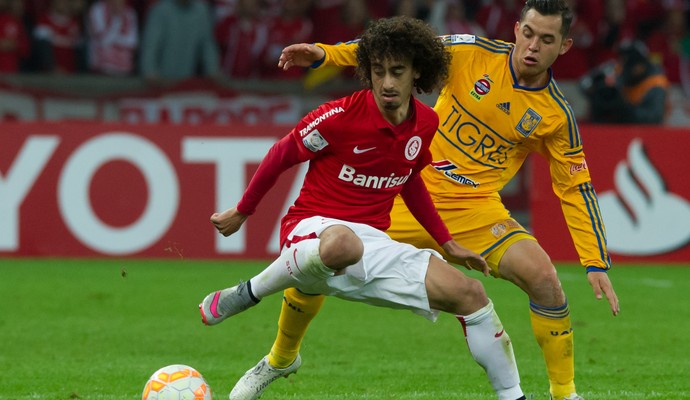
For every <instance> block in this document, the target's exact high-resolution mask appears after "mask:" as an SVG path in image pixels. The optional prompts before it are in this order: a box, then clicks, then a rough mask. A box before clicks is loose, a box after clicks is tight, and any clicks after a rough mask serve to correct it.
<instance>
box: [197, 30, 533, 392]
mask: <svg viewBox="0 0 690 400" xmlns="http://www.w3.org/2000/svg"><path fill="white" fill-rule="evenodd" d="M357 59H358V61H359V62H358V67H357V74H358V75H359V76H360V78H362V81H363V82H364V83H365V84H366V86H367V87H368V89H366V90H362V91H359V92H356V93H354V94H353V95H350V96H348V97H345V98H342V99H339V100H335V101H332V102H329V103H326V104H324V105H322V106H320V107H319V108H317V109H316V110H315V111H313V112H311V113H309V114H308V115H307V116H306V117H304V118H303V119H302V121H301V122H300V123H299V124H298V125H297V126H296V127H295V128H294V129H293V130H292V131H291V132H290V133H289V134H288V135H287V136H285V137H284V138H283V139H281V140H280V141H279V142H278V143H277V144H276V145H275V146H273V148H271V150H269V152H268V154H267V155H266V157H265V158H264V160H263V161H262V162H261V164H260V166H259V168H258V170H257V171H256V174H255V175H254V177H253V178H252V180H251V182H250V184H249V186H248V188H247V190H246V191H245V193H244V195H243V196H242V199H241V200H240V201H239V203H238V204H237V206H236V207H234V208H230V209H228V210H226V211H223V212H220V213H215V214H213V215H212V217H211V222H212V223H213V224H214V225H215V227H216V228H217V229H218V231H219V232H220V233H221V234H223V235H225V236H228V235H231V234H232V233H234V232H236V231H237V230H238V229H240V227H241V226H242V224H243V223H244V221H245V220H246V219H247V217H248V216H249V215H251V214H252V213H253V212H254V210H255V207H256V205H257V204H258V203H259V202H260V200H261V199H262V197H263V196H264V195H265V193H266V192H267V191H268V190H269V189H270V188H271V187H272V185H273V184H274V182H275V181H276V179H277V178H278V176H279V175H280V174H281V173H282V172H283V171H285V170H287V169H288V168H290V167H291V166H293V165H295V164H298V163H300V162H307V161H308V162H309V171H308V172H307V175H306V177H305V180H304V184H303V187H302V190H301V192H300V195H299V197H298V199H297V200H296V201H295V204H294V205H293V206H292V207H291V208H290V209H289V211H288V213H287V215H285V217H284V218H283V220H282V224H281V235H280V240H281V248H282V252H281V255H280V256H279V258H278V259H277V260H276V261H274V262H273V263H272V264H270V265H269V266H268V267H267V268H266V269H265V270H263V271H262V272H260V273H259V274H258V275H256V276H255V277H253V278H251V279H249V280H248V281H247V282H240V284H239V285H237V286H234V287H231V288H228V289H223V290H218V291H215V292H212V293H211V294H209V295H208V296H206V298H205V299H204V300H203V302H202V303H201V304H200V305H199V307H200V311H201V315H202V320H203V322H204V323H206V324H207V325H215V324H218V323H220V322H221V321H223V320H225V319H226V318H228V317H230V316H232V315H235V314H237V313H239V312H242V311H244V310H246V309H247V308H250V307H252V306H254V305H256V304H257V303H258V302H259V301H260V300H261V298H263V297H265V296H268V295H271V294H274V293H277V292H280V291H282V290H284V289H287V288H293V287H294V288H297V289H299V290H300V291H302V292H304V293H312V294H325V295H332V296H337V297H340V298H343V299H346V300H351V301H358V302H363V303H367V304H371V305H376V306H383V307H389V308H396V309H407V310H411V311H413V312H414V313H416V314H419V315H422V316H424V317H426V318H428V319H430V320H432V321H433V320H435V319H436V317H437V316H438V314H439V312H440V311H444V312H448V313H452V314H453V315H455V316H456V318H457V319H458V320H459V321H460V323H461V324H462V331H463V333H464V334H465V336H466V341H467V344H468V346H469V348H470V351H471V353H472V356H473V357H474V359H475V360H476V361H477V362H478V363H479V364H480V365H481V366H482V367H483V368H484V369H485V370H486V372H487V375H488V376H489V380H490V381H491V384H492V386H493V388H494V390H495V391H496V393H497V395H498V398H499V399H501V400H504V399H505V400H514V399H524V395H523V393H522V390H521V388H520V380H519V375H518V370H517V366H516V363H515V358H514V356H513V350H512V345H511V342H510V339H509V337H508V335H507V334H506V333H505V331H504V329H503V326H502V324H501V322H500V320H499V318H498V315H496V312H495V311H494V309H493V305H492V303H491V301H490V300H489V299H488V297H487V296H486V293H485V292H484V289H483V287H482V285H481V283H480V282H479V281H477V280H475V279H471V278H469V277H467V276H465V275H464V274H463V273H462V272H460V270H458V269H456V268H455V267H453V266H451V265H450V264H448V263H447V262H445V261H444V260H443V259H442V258H441V256H440V254H439V253H438V252H436V251H434V250H428V249H422V250H420V249H417V248H416V247H414V246H411V245H408V244H403V243H400V242H396V241H393V240H392V239H391V238H390V237H389V236H388V235H386V234H385V233H384V230H386V229H387V228H388V226H389V225H390V217H389V213H390V210H391V207H392V206H393V200H394V198H395V197H396V195H398V194H400V195H401V196H402V197H403V199H404V201H405V203H406V204H407V206H408V207H409V209H410V212H411V213H412V214H413V215H414V216H415V217H416V218H417V220H419V222H420V223H421V225H422V226H423V227H424V228H425V229H426V230H427V231H428V232H429V233H430V234H431V236H432V237H433V238H434V239H435V240H436V242H437V243H438V244H439V245H440V246H441V248H442V249H443V250H444V251H446V252H447V254H448V255H449V256H450V257H451V258H453V259H454V261H456V262H460V263H463V264H466V265H468V266H472V267H473V268H476V269H479V270H483V271H484V273H485V274H488V272H489V269H488V265H487V264H486V262H485V261H484V260H483V259H482V257H481V256H479V255H478V254H476V253H473V252H471V251H469V250H467V249H466V248H464V247H462V246H460V245H459V244H457V243H456V242H454V241H453V240H452V238H451V236H450V233H449V232H448V229H447V228H446V226H445V225H444V224H443V222H442V221H441V219H440V217H439V215H438V213H437V212H436V210H435V208H434V206H433V204H432V202H431V198H430V196H429V194H428V192H427V190H426V187H425V186H424V183H423V182H422V180H421V178H420V176H419V171H420V170H421V169H422V168H424V167H425V166H426V165H427V164H429V162H430V160H431V158H430V157H431V153H430V151H429V146H430V144H431V140H432V138H433V136H434V134H435V132H436V128H437V126H438V117H437V116H436V114H435V113H434V111H433V110H432V109H431V108H429V107H428V106H426V105H424V104H423V103H422V102H420V101H419V100H417V99H415V98H414V96H413V95H412V91H413V90H414V89H417V90H418V91H419V92H426V93H430V92H432V91H433V90H434V89H435V88H438V87H440V86H441V85H442V84H443V83H444V82H445V79H446V77H447V75H448V67H449V54H448V53H447V52H446V51H445V49H444V46H443V44H442V43H441V42H440V41H439V40H438V39H437V38H436V36H435V34H434V33H433V31H432V30H431V29H430V28H429V27H428V26H427V25H426V24H424V23H423V22H421V21H418V20H414V19H411V18H406V17H396V18H391V19H384V20H379V21H377V22H375V23H373V24H372V25H371V26H370V27H369V28H368V29H367V31H366V32H365V33H364V34H363V36H362V38H361V41H360V43H359V47H358V50H357ZM300 364H301V358H300V357H299V356H297V358H296V359H295V361H294V362H293V363H292V364H291V365H290V366H288V367H286V368H282V369H278V368H275V367H273V366H271V365H270V363H269V362H268V357H265V358H264V359H262V360H261V361H260V362H259V364H258V365H257V366H256V367H255V368H253V369H251V370H249V371H248V372H247V373H246V374H245V376H244V377H243V378H242V379H241V382H242V383H243V384H242V385H236V386H235V388H234V389H233V391H232V392H231V393H230V399H233V400H237V399H256V398H258V397H259V396H260V395H261V394H262V392H263V391H264V389H265V388H266V385H265V384H263V383H264V382H266V381H267V380H268V381H272V380H274V379H276V378H278V377H280V376H287V375H288V374H290V373H292V372H294V371H296V370H297V369H298V368H299V367H300ZM257 377H259V379H256V378H257Z"/></svg>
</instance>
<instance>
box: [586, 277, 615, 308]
mask: <svg viewBox="0 0 690 400" xmlns="http://www.w3.org/2000/svg"><path fill="white" fill-rule="evenodd" d="M587 280H588V281H589V284H590V285H592V289H593V290H594V296H596V298H597V300H601V299H602V298H603V296H606V299H608V301H609V305H610V306H611V312H613V315H614V316H616V315H618V313H619V312H620V311H621V307H620V304H618V296H616V292H615V291H614V290H613V285H612V284H611V281H610V280H609V276H608V274H607V273H606V272H596V271H594V272H588V273H587ZM602 293H603V295H602Z"/></svg>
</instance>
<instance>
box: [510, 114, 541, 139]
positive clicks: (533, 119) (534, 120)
mask: <svg viewBox="0 0 690 400" xmlns="http://www.w3.org/2000/svg"><path fill="white" fill-rule="evenodd" d="M539 122H541V115H539V114H537V112H536V111H534V110H532V109H531V108H528V109H527V111H525V115H523V116H522V118H521V119H520V122H518V124H517V126H516V127H515V129H517V131H518V132H520V133H521V134H522V136H524V137H529V135H531V134H532V132H534V128H536V127H537V125H539Z"/></svg>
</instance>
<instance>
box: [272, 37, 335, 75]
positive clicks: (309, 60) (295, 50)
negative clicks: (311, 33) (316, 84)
mask: <svg viewBox="0 0 690 400" xmlns="http://www.w3.org/2000/svg"><path fill="white" fill-rule="evenodd" d="M325 56H326V52H325V51H324V50H323V49H322V48H321V47H319V46H316V45H314V44H310V43H298V44H291V45H289V46H287V47H286V48H284V49H283V51H282V52H281V53H280V59H279V60H278V68H282V69H283V70H285V71H287V70H288V69H290V68H291V67H294V66H297V67H310V66H311V65H312V64H314V63H315V62H316V61H319V60H320V59H322V58H324V57H325Z"/></svg>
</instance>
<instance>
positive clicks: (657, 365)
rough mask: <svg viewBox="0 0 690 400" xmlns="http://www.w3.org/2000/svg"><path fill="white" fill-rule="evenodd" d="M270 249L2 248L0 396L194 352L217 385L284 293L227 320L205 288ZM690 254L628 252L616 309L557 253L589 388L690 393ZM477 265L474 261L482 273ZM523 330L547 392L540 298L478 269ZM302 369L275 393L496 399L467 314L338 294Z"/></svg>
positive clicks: (114, 391)
mask: <svg viewBox="0 0 690 400" xmlns="http://www.w3.org/2000/svg"><path fill="white" fill-rule="evenodd" d="M263 266H264V263H262V262H231V261H226V262H221V261H212V262H211V261H190V260H176V261H169V260H168V261H138V260H130V259H124V260H117V259H111V260H63V259H59V260H58V259H42V260H17V259H0V332H1V333H0V334H1V337H0V371H1V372H0V399H3V400H4V399H12V400H28V399H50V400H61V399H65V400H67V399H94V400H97V399H108V400H111V399H112V400H114V399H137V398H140V396H141V391H142V389H143V386H144V383H145V382H146V380H147V379H148V377H149V375H150V374H151V373H152V372H153V371H155V370H156V369H158V368H160V367H162V366H164V365H168V364H176V363H183V364H189V365H191V366H193V367H195V368H197V369H199V370H200V371H201V373H202V374H203V375H204V377H205V378H206V380H207V381H208V382H209V384H210V385H211V386H212V388H213V390H214V398H215V399H226V398H227V394H228V392H229V391H230V389H231V388H232V386H233V385H234V383H235V381H236V380H237V379H238V378H239V377H240V376H241V375H242V374H243V373H244V371H245V370H247V369H248V368H250V367H252V366H253V365H254V364H255V363H256V362H257V361H258V360H259V359H260V358H261V357H262V356H263V355H265V354H266V353H267V351H268V350H269V348H270V345H271V343H272V342H273V339H274V337H275V331H276V323H277V316H278V313H279V305H280V299H281V296H280V295H274V296H272V297H269V298H267V299H264V300H263V301H262V303H261V304H259V305H258V306H257V307H255V308H253V309H252V310H250V311H248V312H246V313H243V314H240V315H238V316H236V317H234V318H233V319H231V320H228V321H226V322H224V323H223V324H221V325H218V326H214V327H206V326H203V324H202V323H201V321H200V316H199V312H198V308H197V304H198V303H199V301H200V300H201V299H202V298H203V297H204V296H205V295H206V294H207V293H208V292H210V291H212V290H215V289H219V288H222V287H227V286H232V285H234V284H236V282H237V281H238V280H239V279H241V278H244V279H246V278H249V277H251V276H252V275H253V274H255V273H257V272H258V271H260V270H261V269H262V268H263ZM688 267H690V265H686V266H667V265H656V266H636V265H617V266H616V267H615V268H614V270H613V271H611V273H610V276H611V278H612V280H613V282H614V284H615V287H616V290H617V293H618V295H619V298H620V301H621V308H622V311H621V314H620V315H619V316H618V317H615V318H614V317H612V316H611V314H610V311H609V308H608V304H606V303H605V300H602V301H597V300H596V299H595V298H594V296H593V294H592V291H591V289H590V287H589V284H588V283H587V280H586V278H585V275H584V271H583V270H582V269H581V268H579V267H575V266H569V265H559V266H558V270H559V275H560V277H561V279H562V282H563V285H564V288H565V290H566V293H567V294H568V296H569V300H570V304H571V315H572V320H573V327H574V330H575V351H576V359H575V364H576V373H577V384H578V392H580V394H582V395H583V396H585V398H586V399H588V400H598V399H690V343H689V341H688V335H689V334H690V301H689V299H690V284H689V283H688V281H689V279H688V278H690V269H688ZM471 274H472V276H476V277H479V275H475V273H474V272H472V273H471ZM480 279H481V280H482V282H483V283H484V284H485V286H486V288H487V292H488V293H489V296H490V297H491V298H492V299H493V301H494V303H495V305H496V309H497V311H498V313H499V315H500V316H501V319H502V320H503V323H504V326H505V327H506V330H507V331H508V333H509V334H510V337H511V338H512V340H513V343H514V348H515V353H516V357H517V360H518V365H519V368H520V375H521V378H522V387H523V389H524V390H525V392H526V393H527V394H528V396H529V397H530V398H533V399H548V383H547V379H546V375H545V370H544V363H543V360H542V356H541V353H540V352H539V349H538V347H537V345H536V342H535V340H534V337H533V336H532V332H531V328H530V323H529V317H528V309H527V299H526V297H525V295H524V294H523V293H522V292H521V291H519V290H518V289H517V288H516V287H514V286H512V285H510V284H509V283H507V282H504V281H498V280H494V279H493V278H480ZM302 356H303V359H304V363H303V365H302V368H301V369H300V371H299V373H298V374H296V375H293V376H290V377H289V378H288V379H280V380H278V381H276V382H275V383H274V384H273V385H272V386H271V387H270V388H269V389H268V390H267V391H266V393H265V394H264V397H263V399H264V400H271V399H302V400H335V399H391V400H393V399H396V400H406V399H410V400H412V399H414V400H426V399H429V400H431V399H433V400H445V399H478V400H482V399H493V398H494V396H493V394H492V391H491V388H490V386H489V384H488V382H487V379H486V377H485V375H484V373H483V371H482V370H481V368H480V367H478V366H477V365H476V364H475V363H474V361H472V359H471V357H470V354H469V351H468V349H467V347H466V345H465V341H464V338H463V336H462V333H461V327H460V325H459V323H458V322H457V321H456V320H455V319H454V318H452V317H451V316H449V315H442V317H441V318H440V319H439V321H438V322H437V323H431V322H428V321H426V320H425V319H423V318H421V317H418V316H415V315H413V314H412V313H410V312H406V311H394V310H388V309H382V308H375V307H371V306H367V305H363V304H357V303H349V302H345V301H342V300H340V299H335V298H331V299H328V300H327V301H326V303H325V305H324V308H323V310H322V312H321V314H320V315H319V316H318V317H317V318H316V319H315V320H314V322H313V323H312V326H311V329H310V332H309V333H308V334H307V337H306V339H305V342H304V344H303V347H302Z"/></svg>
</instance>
